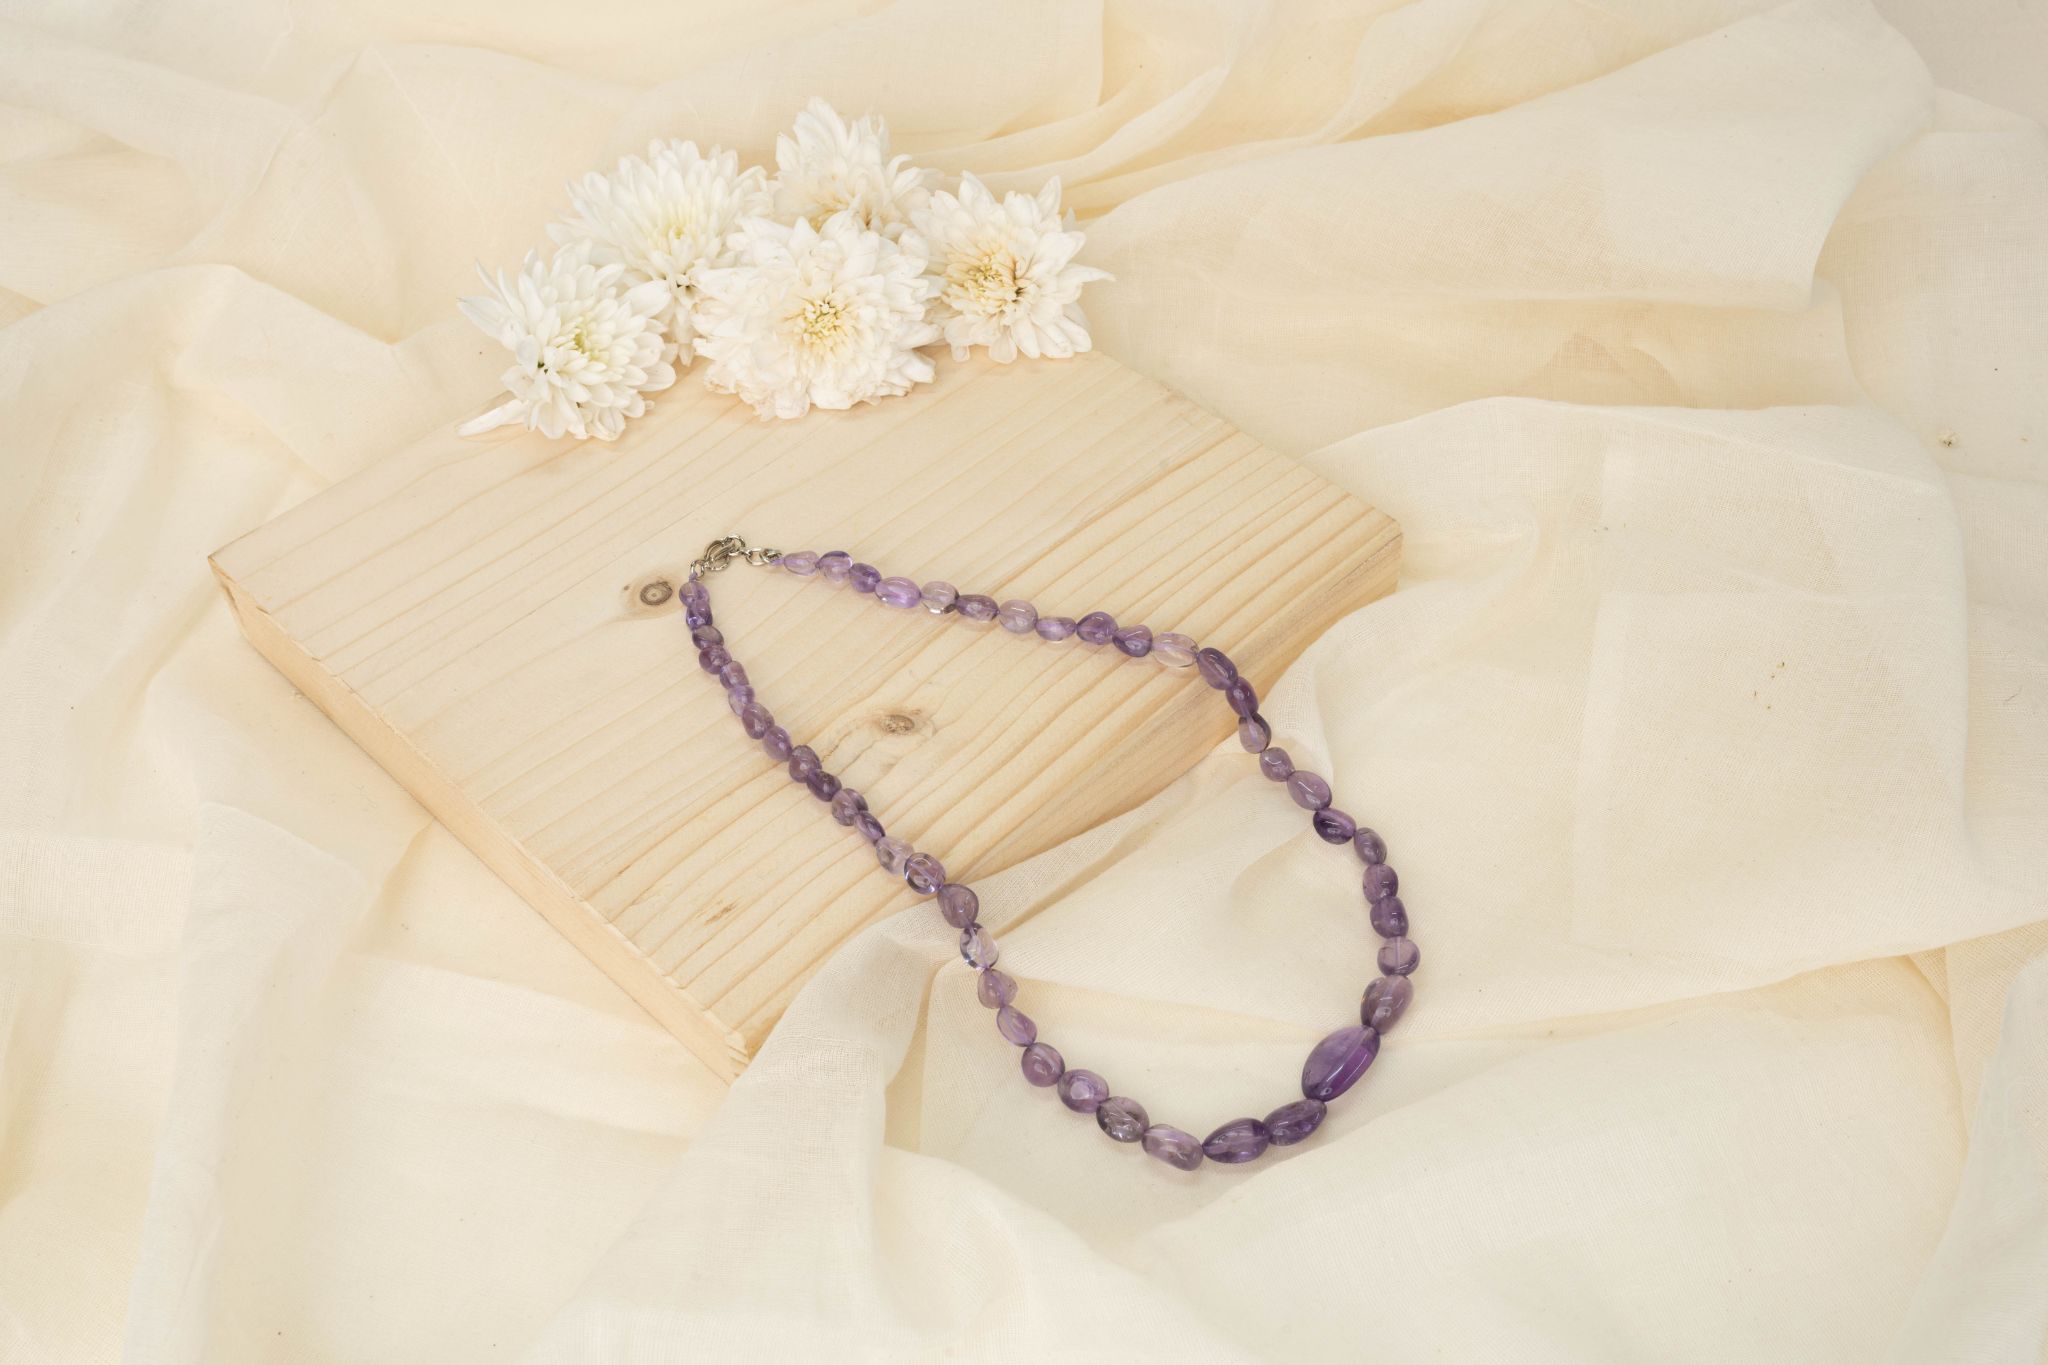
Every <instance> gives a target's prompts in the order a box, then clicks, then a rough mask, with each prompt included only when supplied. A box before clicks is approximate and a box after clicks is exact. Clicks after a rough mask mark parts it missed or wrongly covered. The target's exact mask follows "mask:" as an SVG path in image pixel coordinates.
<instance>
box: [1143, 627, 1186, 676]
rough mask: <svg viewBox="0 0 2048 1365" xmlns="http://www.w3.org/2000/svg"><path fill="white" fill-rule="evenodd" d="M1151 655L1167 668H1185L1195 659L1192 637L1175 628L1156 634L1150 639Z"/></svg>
mask: <svg viewBox="0 0 2048 1365" xmlns="http://www.w3.org/2000/svg"><path fill="white" fill-rule="evenodd" d="M1152 657H1153V658H1155V659H1157V660H1159V662H1160V663H1163V664H1165V665H1166V666H1167V667H1168V668H1186V667H1187V666H1188V665H1189V664H1191V663H1193V662H1194V661H1195V641H1194V638H1193V637H1192V636H1188V635H1183V634H1181V633H1180V632H1179V631H1177V630H1169V631H1166V632H1164V633H1163V634H1160V635H1156V636H1154V637H1153V639H1152Z"/></svg>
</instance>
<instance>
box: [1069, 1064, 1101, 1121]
mask: <svg viewBox="0 0 2048 1365" xmlns="http://www.w3.org/2000/svg"><path fill="white" fill-rule="evenodd" d="M1108 1098H1109V1082H1108V1081H1105V1080H1103V1079H1102V1077H1100V1076H1098V1075H1096V1074H1095V1073H1094V1072H1092V1071H1089V1070H1086V1069H1084V1068H1076V1069H1075V1070H1073V1071H1069V1072H1068V1073H1067V1074H1066V1075H1064V1076H1062V1077H1060V1103H1061V1104H1064V1105H1065V1106H1067V1108H1069V1109H1071V1110H1073V1111H1074V1112H1075V1113H1077V1114H1092V1113H1094V1112H1095V1111H1096V1110H1097V1109H1099V1108H1101V1106H1102V1102H1103V1101H1104V1100H1106V1099H1108Z"/></svg>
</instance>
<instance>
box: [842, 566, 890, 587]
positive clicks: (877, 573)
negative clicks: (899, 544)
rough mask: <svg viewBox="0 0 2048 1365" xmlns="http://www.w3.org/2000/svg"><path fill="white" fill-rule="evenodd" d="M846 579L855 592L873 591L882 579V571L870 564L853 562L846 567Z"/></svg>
mask: <svg viewBox="0 0 2048 1365" xmlns="http://www.w3.org/2000/svg"><path fill="white" fill-rule="evenodd" d="M846 581H847V583H848V584H849V585H850V586H851V587H852V588H853V590H854V591H855V592H873V591H874V590H875V585H876V584H878V583H880V582H881V581H882V571H881V570H880V569H878V568H876V567H875V566H874V565H872V564H855V565H853V566H852V567H850V568H848V569H847V571H846Z"/></svg>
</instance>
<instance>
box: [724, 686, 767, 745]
mask: <svg viewBox="0 0 2048 1365" xmlns="http://www.w3.org/2000/svg"><path fill="white" fill-rule="evenodd" d="M753 700H754V689H753V688H751V687H749V686H747V685H746V684H745V683H741V684H740V685H739V686H738V687H728V688H726V689H725V704H726V705H727V706H729V707H731V708H732V713H733V714H734V715H738V714H739V713H740V712H742V711H744V710H746V709H747V707H748V706H749V705H751V704H752V703H753ZM754 738H756V739H759V738H760V736H759V735H756V736H754Z"/></svg>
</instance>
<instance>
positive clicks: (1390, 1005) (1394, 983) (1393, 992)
mask: <svg viewBox="0 0 2048 1365" xmlns="http://www.w3.org/2000/svg"><path fill="white" fill-rule="evenodd" d="M1414 998H1415V983H1414V982H1413V981H1410V980H1409V979H1408V978H1407V977H1405V976H1383V977H1380V978H1378V979H1377V980H1375V981H1374V982H1373V983H1372V984H1371V985H1370V986H1367V987H1366V988H1365V998H1364V999H1363V1000H1362V1001H1360V1002H1359V1006H1358V1017H1359V1020H1360V1021H1361V1022H1362V1023H1364V1025H1365V1026H1366V1027H1367V1028H1370V1029H1378V1030H1379V1031H1380V1032H1381V1033H1385V1032H1386V1031H1387V1030H1388V1029H1390V1028H1392V1027H1393V1026H1394V1021H1395V1020H1396V1019H1399V1018H1400V1017H1401V1016H1402V1015H1403V1014H1406V1013H1407V1012H1408V1002H1409V1001H1411V1000H1413V999H1414Z"/></svg>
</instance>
